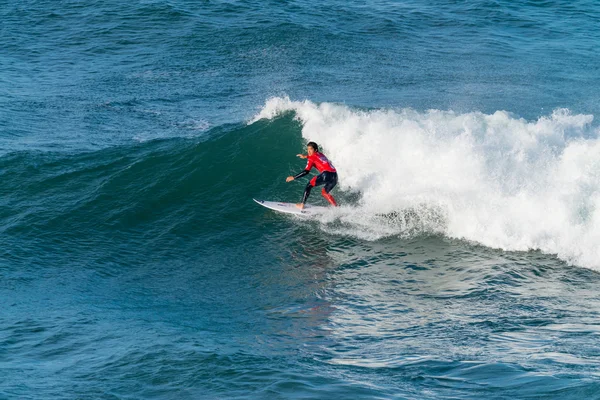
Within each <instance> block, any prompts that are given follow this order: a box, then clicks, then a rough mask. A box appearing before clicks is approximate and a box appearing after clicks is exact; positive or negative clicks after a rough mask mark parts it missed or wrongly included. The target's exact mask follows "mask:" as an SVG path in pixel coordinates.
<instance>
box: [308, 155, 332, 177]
mask: <svg viewBox="0 0 600 400" xmlns="http://www.w3.org/2000/svg"><path fill="white" fill-rule="evenodd" d="M312 167H315V168H316V169H317V170H318V171H319V173H321V172H324V171H327V172H337V171H336V170H335V167H334V166H333V164H331V162H330V161H329V160H328V159H327V157H325V154H323V153H318V152H314V153H313V155H312V156H308V162H307V163H306V168H304V170H305V171H310V169H311V168H312Z"/></svg>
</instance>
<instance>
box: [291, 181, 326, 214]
mask: <svg viewBox="0 0 600 400" xmlns="http://www.w3.org/2000/svg"><path fill="white" fill-rule="evenodd" d="M322 175H323V174H319V175H317V176H315V177H313V178H312V179H311V180H310V182H308V184H307V185H306V188H305V189H304V195H302V203H300V204H297V206H298V207H300V208H303V207H304V204H306V200H307V199H308V196H310V191H311V190H312V188H314V187H315V186H319V185H322V184H323V182H324V179H323V176H322Z"/></svg>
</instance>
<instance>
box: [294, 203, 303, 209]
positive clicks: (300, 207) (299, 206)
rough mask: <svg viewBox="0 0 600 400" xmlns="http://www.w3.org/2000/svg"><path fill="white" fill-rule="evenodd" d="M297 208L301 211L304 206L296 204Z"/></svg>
mask: <svg viewBox="0 0 600 400" xmlns="http://www.w3.org/2000/svg"><path fill="white" fill-rule="evenodd" d="M296 207H298V208H299V209H301V210H303V209H304V204H302V203H298V204H296Z"/></svg>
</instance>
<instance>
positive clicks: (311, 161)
mask: <svg viewBox="0 0 600 400" xmlns="http://www.w3.org/2000/svg"><path fill="white" fill-rule="evenodd" d="M306 152H307V153H308V155H304V154H297V155H296V156H297V157H300V158H307V159H308V162H307V163H306V168H304V171H302V172H300V173H299V174H298V175H296V176H288V177H287V179H286V180H285V181H286V182H291V181H293V180H294V179H298V178H302V177H303V176H304V175H307V174H308V173H309V172H310V170H311V168H312V167H315V168H316V169H317V170H318V171H319V175H317V176H315V177H313V178H312V179H311V180H310V182H308V184H307V185H306V189H304V195H303V196H302V202H301V203H298V204H296V207H298V208H300V209H303V208H304V204H306V200H307V199H308V196H309V195H310V191H311V190H312V188H313V187H315V186H320V185H325V187H324V188H323V189H322V190H321V194H322V195H323V197H325V199H326V200H327V201H328V202H329V203H330V204H331V205H333V206H334V207H335V206H337V203H336V202H335V199H334V198H333V196H332V195H330V194H329V192H331V189H333V188H334V187H335V185H337V179H338V178H337V171H336V170H335V167H334V166H333V164H331V162H330V161H329V160H328V159H327V157H325V154H323V153H321V152H319V146H318V145H317V144H316V143H315V142H308V144H307V145H306Z"/></svg>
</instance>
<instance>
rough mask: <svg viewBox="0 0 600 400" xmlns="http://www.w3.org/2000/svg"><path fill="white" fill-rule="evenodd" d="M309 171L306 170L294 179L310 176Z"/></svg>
mask: <svg viewBox="0 0 600 400" xmlns="http://www.w3.org/2000/svg"><path fill="white" fill-rule="evenodd" d="M308 171H309V170H307V169H305V170H304V171H302V172H300V173H299V174H298V175H296V176H294V179H298V178H302V177H303V176H304V175H308Z"/></svg>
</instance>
